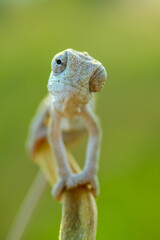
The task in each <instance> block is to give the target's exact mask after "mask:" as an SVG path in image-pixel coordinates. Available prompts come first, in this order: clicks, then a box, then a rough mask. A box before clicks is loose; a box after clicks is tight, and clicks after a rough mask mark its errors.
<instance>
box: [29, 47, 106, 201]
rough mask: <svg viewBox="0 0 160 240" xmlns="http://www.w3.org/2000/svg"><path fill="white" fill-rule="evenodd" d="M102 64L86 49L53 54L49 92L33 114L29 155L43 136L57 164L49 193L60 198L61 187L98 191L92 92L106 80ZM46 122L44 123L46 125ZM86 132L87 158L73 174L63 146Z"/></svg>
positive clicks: (96, 130) (97, 135) (97, 137)
mask: <svg viewBox="0 0 160 240" xmlns="http://www.w3.org/2000/svg"><path fill="white" fill-rule="evenodd" d="M106 78H107V73H106V70H105V68H104V67H103V66H102V64H101V63H100V62H99V61H97V60H95V59H94V58H92V57H91V56H90V55H89V54H88V53H87V52H78V51H75V50H73V49H66V50H64V51H62V52H60V53H58V54H57V55H55V56H54V58H53V60H52V63H51V74H50V77H49V81H48V91H49V94H48V95H47V97H46V98H45V100H43V102H42V104H41V105H40V108H39V109H38V111H37V114H36V115H35V117H34V119H33V121H32V124H31V127H30V133H29V138H28V149H29V151H30V153H31V154H32V155H34V153H35V151H36V147H37V145H38V144H39V142H40V141H41V140H42V139H46V140H47V141H48V143H49V146H50V148H51V150H52V154H53V159H54V161H55V163H56V172H57V174H58V180H57V182H56V184H55V185H54V186H53V189H52V194H53V196H54V197H55V198H57V199H58V198H59V197H60V196H61V194H62V192H63V190H64V189H71V188H75V187H77V186H78V185H86V186H87V184H90V186H91V188H92V192H93V193H94V195H95V196H97V194H98V180H97V170H98V157H99V148H100V141H101V129H100V125H99V122H98V119H97V117H96V115H95V113H94V99H93V95H94V93H95V92H99V91H100V90H101V89H102V88H103V86H104V83H105V81H106ZM46 121H47V124H46ZM86 131H88V133H89V140H88V146H87V151H86V161H85V166H84V168H83V170H82V171H81V172H80V173H73V171H72V170H71V167H70V165H69V162H68V159H67V152H66V147H65V146H66V145H67V144H69V143H71V142H74V141H75V140H76V139H78V138H80V137H81V135H83V133H84V132H86Z"/></svg>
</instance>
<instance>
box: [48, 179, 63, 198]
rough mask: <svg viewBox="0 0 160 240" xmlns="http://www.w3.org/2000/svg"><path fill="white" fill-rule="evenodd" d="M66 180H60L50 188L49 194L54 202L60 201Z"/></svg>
mask: <svg viewBox="0 0 160 240" xmlns="http://www.w3.org/2000/svg"><path fill="white" fill-rule="evenodd" d="M66 182H67V179H66V178H60V179H59V180H58V181H57V183H56V184H55V185H54V187H53V188H52V191H51V194H52V196H53V197H55V199H56V200H60V198H61V195H62V193H63V191H64V190H65V188H66Z"/></svg>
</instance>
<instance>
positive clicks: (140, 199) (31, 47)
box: [0, 0, 160, 240]
mask: <svg viewBox="0 0 160 240" xmlns="http://www.w3.org/2000/svg"><path fill="white" fill-rule="evenodd" d="M66 48H73V49H76V50H79V51H88V52H89V53H90V54H91V55H92V56H93V57H95V58H96V59H98V60H100V61H101V62H102V63H103V64H104V66H105V67H106V69H107V72H108V82H107V83H106V85H105V88H104V90H103V91H102V93H101V94H99V95H98V103H97V114H98V115H99V118H100V121H101V125H102V128H103V142H102V149H101V158H100V169H99V179H100V186H101V194H100V196H99V198H98V200H97V205H98V212H99V215H98V232H97V239H99V240H102V239H110V240H114V239H115V240H119V239H123V240H125V239H126V240H128V239H130V240H132V239H134V240H135V239H137V240H143V239H144V240H159V239H160V1H158V0H157V1H156V0H150V1H149V0H146V1H145V0H139V1H132V0H130V1H123V0H121V1H116V0H113V1H102V0H97V1H96V0H92V1H91V0H81V1H75V0H73V1H72V0H68V1H64V0H61V1H56V0H52V1H51V0H46V1H34V0H32V1H31V0H25V1H20V0H19V1H18V0H17V1H16V0H15V1H14V0H13V1H11V0H4V1H3V0H1V2H0V49H1V54H0V152H1V157H0V189H1V191H0V239H5V236H6V234H7V232H8V230H9V227H10V226H11V223H12V222H13V219H14V217H15V215H16V213H17V211H18V209H19V207H20V204H21V202H22V200H23V199H24V197H25V195H26V193H27V191H28V189H29V187H30V186H31V184H32V182H33V179H34V177H35V176H36V173H37V172H38V167H37V166H36V165H35V164H34V163H33V162H32V161H31V159H29V157H28V155H27V154H26V151H25V147H24V145H25V141H26V136H27V132H28V126H29V123H30V120H31V118H32V116H33V114H34V112H35V110H36V107H37V106H38V104H39V102H40V100H41V99H42V98H43V97H44V96H45V95H46V93H47V87H46V86H47V81H48V77H49V73H50V62H51V59H52V57H53V56H54V55H55V54H56V53H58V52H60V51H62V50H64V49H66ZM82 148H83V151H84V153H83V154H82V153H81V152H82ZM73 153H74V155H75V156H76V159H77V160H78V161H79V162H81V164H82V163H83V161H84V156H85V141H84V142H82V144H80V145H79V146H78V147H76V148H74V149H73ZM60 219H61V205H60V204H58V203H57V202H56V201H55V200H53V199H52V197H51V195H50V187H48V188H47V189H46V191H45V194H44V195H43V197H42V198H41V201H40V202H39V204H38V205H37V208H36V210H35V213H34V215H33V217H32V219H31V221H30V223H29V225H28V227H27V229H26V231H25V234H24V236H23V240H28V239H30V240H31V239H34V240H36V239H37V240H44V239H45V240H47V239H48V240H50V239H58V233H59V225H60Z"/></svg>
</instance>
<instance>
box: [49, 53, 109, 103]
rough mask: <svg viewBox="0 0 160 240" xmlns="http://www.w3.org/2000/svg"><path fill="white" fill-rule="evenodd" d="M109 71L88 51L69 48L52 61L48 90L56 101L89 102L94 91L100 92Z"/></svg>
mask: <svg viewBox="0 0 160 240" xmlns="http://www.w3.org/2000/svg"><path fill="white" fill-rule="evenodd" d="M106 78H107V73H106V70H105V68H104V67H103V66H102V64H101V63H100V62H99V61H97V60H95V59H94V58H92V57H91V56H90V55H89V54H88V53H86V52H78V51H75V50H73V49H67V50H64V51H63V52H60V53H58V54H56V55H55V56H54V58H53V60H52V63H51V74H50V77H49V81H48V90H49V92H51V93H52V95H53V96H54V99H55V101H61V102H63V101H71V99H72V100H74V103H75V104H76V103H77V104H78V105H79V107H80V105H83V104H87V103H88V102H89V100H90V98H91V96H92V92H99V91H100V90H101V89H102V88H103V86H104V83H105V81H106Z"/></svg>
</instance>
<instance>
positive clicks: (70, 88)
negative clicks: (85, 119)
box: [47, 78, 91, 99]
mask: <svg viewBox="0 0 160 240" xmlns="http://www.w3.org/2000/svg"><path fill="white" fill-rule="evenodd" d="M47 87H48V91H49V92H51V93H52V94H53V95H55V94H57V93H59V94H64V95H65V92H66V93H68V92H73V93H74V94H81V95H82V96H83V97H85V98H87V99H90V98H91V92H90V91H89V88H88V89H86V88H85V87H82V86H79V85H78V84H76V85H75V84H74V85H73V84H68V83H66V82H65V83H64V82H60V80H59V79H58V80H55V79H54V80H53V78H50V79H49V82H48V85H47Z"/></svg>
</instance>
